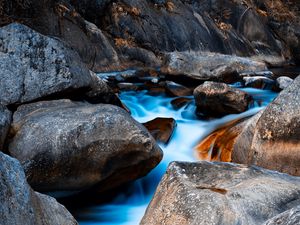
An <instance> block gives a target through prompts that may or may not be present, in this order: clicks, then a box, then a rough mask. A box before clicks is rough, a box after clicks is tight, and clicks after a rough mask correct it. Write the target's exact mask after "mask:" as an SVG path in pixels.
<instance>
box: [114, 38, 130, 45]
mask: <svg viewBox="0 0 300 225" xmlns="http://www.w3.org/2000/svg"><path fill="white" fill-rule="evenodd" d="M114 41H115V45H116V47H133V46H134V41H133V40H132V39H124V38H115V39H114Z"/></svg>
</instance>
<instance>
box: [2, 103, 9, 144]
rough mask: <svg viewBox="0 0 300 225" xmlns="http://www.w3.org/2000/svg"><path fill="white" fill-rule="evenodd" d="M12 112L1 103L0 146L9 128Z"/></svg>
mask: <svg viewBox="0 0 300 225" xmlns="http://www.w3.org/2000/svg"><path fill="white" fill-rule="evenodd" d="M11 116H12V113H11V112H10V111H9V110H8V109H7V108H6V107H5V106H3V105H1V104H0V148H1V149H2V148H3V144H4V141H5V138H6V135H7V132H8V130H9V126H10V123H11Z"/></svg>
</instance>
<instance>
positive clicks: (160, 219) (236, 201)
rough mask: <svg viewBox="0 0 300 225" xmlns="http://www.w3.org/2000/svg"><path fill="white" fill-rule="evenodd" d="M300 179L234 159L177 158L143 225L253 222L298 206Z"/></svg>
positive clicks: (258, 221)
mask: <svg viewBox="0 0 300 225" xmlns="http://www.w3.org/2000/svg"><path fill="white" fill-rule="evenodd" d="M299 193H300V178H299V177H293V176H289V175H287V174H282V173H277V172H273V171H269V170H265V169H262V168H259V167H255V166H252V167H247V166H244V165H237V164H231V163H219V162H213V163H211V162H206V161H201V162H197V163H186V162H173V163H171V164H170V165H169V168H168V170H167V172H166V174H165V175H164V177H163V178H162V180H161V182H160V184H159V186H158V188H157V190H156V193H155V195H154V197H153V199H152V201H151V203H150V205H149V206H148V208H147V210H146V213H145V215H144V217H143V219H142V222H141V225H146V224H147V225H152V224H153V225H156V224H165V225H186V224H197V225H207V224H212V225H232V224H239V225H253V224H263V223H264V222H266V221H267V220H268V219H270V218H272V217H274V216H276V215H278V214H279V213H281V212H284V211H286V210H289V209H291V208H293V207H295V206H297V205H298V204H299V201H300V195H299Z"/></svg>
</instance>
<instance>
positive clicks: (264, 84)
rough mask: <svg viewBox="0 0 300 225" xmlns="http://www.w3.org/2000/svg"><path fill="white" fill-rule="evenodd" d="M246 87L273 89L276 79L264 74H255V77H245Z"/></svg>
mask: <svg viewBox="0 0 300 225" xmlns="http://www.w3.org/2000/svg"><path fill="white" fill-rule="evenodd" d="M243 80H244V82H245V86H246V87H252V88H259V89H272V88H273V86H274V85H275V81H274V80H272V79H270V78H267V77H263V76H253V77H243Z"/></svg>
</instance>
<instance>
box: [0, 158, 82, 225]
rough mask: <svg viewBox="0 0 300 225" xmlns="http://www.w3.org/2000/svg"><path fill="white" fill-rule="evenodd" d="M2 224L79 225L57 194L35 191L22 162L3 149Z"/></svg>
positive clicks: (0, 170) (0, 168)
mask: <svg viewBox="0 0 300 225" xmlns="http://www.w3.org/2000/svg"><path fill="white" fill-rule="evenodd" d="M0 174H1V176H0V201H1V204H0V212H1V213H0V221H1V224H7V225H10V224H11V225H12V224H24V225H61V224H64V225H77V224H78V223H77V222H76V220H75V219H74V218H73V217H72V215H71V214H70V213H69V212H68V211H67V210H66V208H65V207H64V206H62V205H60V204H59V203H58V202H57V201H56V200H55V199H54V198H51V197H49V196H46V195H43V194H40V193H37V192H34V191H33V190H32V189H31V188H30V186H29V185H28V183H27V181H26V177H25V174H24V171H23V169H22V167H21V165H20V163H19V162H18V161H17V160H16V159H13V158H11V157H9V156H7V155H5V154H3V153H2V152H0Z"/></svg>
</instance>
